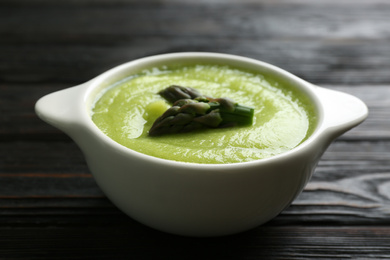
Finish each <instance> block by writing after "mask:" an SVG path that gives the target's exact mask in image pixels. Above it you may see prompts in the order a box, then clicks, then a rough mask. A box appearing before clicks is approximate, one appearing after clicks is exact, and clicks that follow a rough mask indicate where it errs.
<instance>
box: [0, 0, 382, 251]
mask: <svg viewBox="0 0 390 260" xmlns="http://www.w3.org/2000/svg"><path fill="white" fill-rule="evenodd" d="M181 51H211V52H222V53H230V54H237V55H242V56H247V57H250V58H255V59H259V60H262V61H265V62H269V63H271V64H274V65H276V66H279V67H281V68H283V69H285V70H288V71H290V72H292V73H293V74H296V75H297V76H299V77H301V78H303V79H305V80H307V81H309V82H311V83H314V84H317V85H320V86H322V87H326V88H330V89H336V90H342V91H344V92H347V93H351V94H353V95H355V96H357V97H359V98H361V99H362V100H363V101H364V102H365V103H366V104H367V105H368V107H369V109H370V115H369V117H368V119H367V120H366V121H365V122H364V123H363V124H362V125H360V126H359V127H357V128H355V129H353V130H352V131H350V132H348V133H346V134H345V135H343V136H341V137H340V138H338V139H337V140H336V141H335V142H334V143H333V144H332V145H331V146H330V147H329V149H328V150H327V152H326V153H325V154H324V156H323V158H322V160H321V161H320V163H319V165H318V167H317V170H316V172H315V174H314V176H313V178H312V180H311V181H310V182H309V183H308V185H307V187H306V189H305V190H304V192H303V193H302V194H301V195H300V196H299V197H298V199H297V200H296V201H295V202H294V203H293V204H292V205H291V206H290V207H289V208H288V209H286V210H285V211H284V212H283V213H281V214H280V215H279V216H278V217H276V218H275V219H274V220H272V221H270V222H269V223H267V224H266V225H264V226H261V227H258V228H255V229H253V230H251V231H248V232H245V233H242V234H238V235H234V236H229V237H223V238H207V239H196V238H184V237H178V236H173V235H168V234H164V233H160V232H158V231H155V230H151V229H149V228H147V227H145V226H143V225H141V224H139V223H137V222H135V221H133V220H132V219H131V218H129V217H127V216H125V215H124V214H123V213H122V212H120V211H119V210H118V209H117V208H116V207H115V206H113V204H111V202H109V201H108V200H107V199H106V197H105V196H104V195H103V193H102V192H101V191H100V189H99V188H98V187H97V185H96V184H95V182H94V180H93V178H92V176H91V174H90V172H89V170H88V169H87V167H86V164H85V161H84V158H83V155H82V154H81V152H80V150H79V149H78V147H77V146H76V145H75V144H74V143H73V141H71V140H70V139H69V138H68V137H67V136H65V135H64V134H63V133H61V132H60V131H58V130H56V129H54V128H53V127H51V126H49V125H47V124H45V123H43V122H42V121H40V120H39V119H38V118H37V117H36V115H35V113H34V104H35V102H36V101H37V99H38V98H39V97H41V96H43V95H45V94H48V93H51V92H53V91H55V90H59V89H63V88H67V87H71V86H74V85H78V84H80V83H83V82H85V81H87V80H89V79H91V78H93V77H95V76H97V75H98V74H100V73H102V72H104V71H105V70H107V69H110V68H112V67H114V66H116V65H119V64H121V63H124V62H127V61H130V60H133V59H136V58H140V57H144V56H149V55H154V54H161V53H170V52H181ZM389 108H390V1H386V0H356V1H354V0H276V1H271V0H265V1H255V0H252V1H251V0H243V1H239V0H236V1H234V0H228V1H222V0H209V1H206V0H201V1H189V0H186V1H179V0H161V1H157V0H155V1H154V0H152V1H141V0H140V1H136V0H133V1H131V0H129V1H125V0H113V1H110V0H97V1H92V0H81V1H76V0H70V1H66V0H59V1H49V0H40V1H27V0H12V1H11V0H2V1H0V259H22V258H24V259H63V258H64V259H65V258H68V259H86V258H89V259H145V258H147V257H152V259H172V258H177V259H189V258H194V259H197V258H199V259H201V258H202V259H204V258H206V257H209V258H211V257H212V258H217V259H218V258H220V259H267V258H269V259H280V258H283V259H313V258H318V259H324V258H338V259H340V258H363V259H368V258H372V259H380V258H390V121H389V118H390V110H389Z"/></svg>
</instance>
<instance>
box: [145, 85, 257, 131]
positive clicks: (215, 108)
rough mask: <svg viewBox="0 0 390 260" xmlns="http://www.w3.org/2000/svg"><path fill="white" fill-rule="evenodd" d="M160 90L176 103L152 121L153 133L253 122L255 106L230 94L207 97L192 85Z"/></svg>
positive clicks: (164, 95) (173, 86) (169, 100)
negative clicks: (231, 96) (226, 96)
mask: <svg viewBox="0 0 390 260" xmlns="http://www.w3.org/2000/svg"><path fill="white" fill-rule="evenodd" d="M159 94H160V95H161V96H162V97H163V98H165V99H166V100H167V101H168V102H170V103H173V105H172V107H171V108H169V109H168V110H167V111H166V112H165V113H164V114H163V115H161V116H160V117H159V118H157V119H156V121H155V122H154V123H153V125H152V127H151V129H150V130H149V135H150V136H159V135H164V134H174V133H184V132H191V131H194V130H198V129H202V128H220V127H228V126H236V125H251V124H252V120H253V114H254V109H253V108H251V107H247V106H242V105H240V104H237V103H236V102H234V101H233V100H231V99H228V98H211V97H205V96H203V95H202V94H200V93H199V92H198V91H196V90H195V89H193V88H185V87H182V86H177V85H172V86H169V87H168V88H166V89H164V90H162V91H160V92H159Z"/></svg>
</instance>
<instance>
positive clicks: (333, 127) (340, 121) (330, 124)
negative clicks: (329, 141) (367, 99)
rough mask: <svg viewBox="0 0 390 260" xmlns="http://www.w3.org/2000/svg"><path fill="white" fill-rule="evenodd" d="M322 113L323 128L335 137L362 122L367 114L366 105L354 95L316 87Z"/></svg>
mask: <svg viewBox="0 0 390 260" xmlns="http://www.w3.org/2000/svg"><path fill="white" fill-rule="evenodd" d="M316 91H317V93H318V97H319V99H320V102H321V104H322V109H323V113H324V121H323V124H322V126H323V128H324V130H325V131H328V132H330V133H332V134H333V135H334V136H335V137H337V136H339V135H341V134H343V133H344V132H346V131H348V130H349V129H351V128H353V127H355V126H357V125H358V124H360V123H362V122H363V121H364V120H365V119H366V118H367V116H368V108H367V106H366V105H365V104H364V103H363V101H361V100H360V99H358V98H357V97H355V96H352V95H350V94H347V93H343V92H340V91H335V90H330V89H326V88H323V87H318V86H317V87H316Z"/></svg>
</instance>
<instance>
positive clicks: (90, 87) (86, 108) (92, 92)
mask: <svg viewBox="0 0 390 260" xmlns="http://www.w3.org/2000/svg"><path fill="white" fill-rule="evenodd" d="M202 58H205V59H216V60H219V61H222V60H225V61H230V62H241V63H242V64H248V65H251V66H254V65H255V66H258V67H262V68H265V69H267V70H268V71H270V72H271V73H276V74H277V75H278V76H281V77H283V78H285V79H287V80H289V81H291V82H294V83H296V84H294V85H297V86H299V88H300V90H301V91H303V92H304V93H305V94H306V96H308V97H309V99H310V100H311V101H312V102H313V104H314V107H315V109H316V110H317V111H316V115H317V122H316V126H315V129H314V131H313V133H312V134H311V135H310V136H309V137H308V138H307V139H306V140H305V141H303V142H302V143H300V144H299V145H297V146H296V147H294V148H292V149H290V150H288V151H285V152H282V153H280V154H277V155H274V156H271V157H267V158H263V159H258V160H253V161H247V162H235V163H222V164H221V163H219V164H207V163H204V164H203V163H192V162H183V161H175V160H169V159H163V158H159V157H155V156H151V155H147V154H144V153H141V152H138V151H135V150H133V149H131V148H128V147H126V146H124V145H122V144H120V143H118V142H116V141H114V140H113V139H111V138H110V137H109V136H107V135H106V134H104V133H103V132H102V131H101V130H100V129H99V128H98V126H97V125H96V124H95V123H94V122H93V121H92V118H91V110H92V106H93V104H94V102H96V100H97V98H98V96H99V93H100V94H101V92H102V90H103V89H105V88H107V87H108V86H110V84H107V82H108V81H107V80H108V79H109V78H110V77H117V76H116V75H118V74H122V73H123V72H124V71H128V70H129V69H131V68H132V67H137V66H141V67H142V66H147V67H150V65H148V64H152V63H156V62H158V63H164V61H168V60H169V61H171V60H180V59H183V60H188V59H202ZM255 66H254V67H255ZM127 74H128V73H127ZM122 79H123V77H122ZM82 85H84V87H85V88H84V91H83V93H82V100H83V102H82V103H83V104H82V106H83V108H82V110H83V113H82V115H81V118H82V121H83V125H84V126H85V127H87V129H88V130H89V131H90V132H91V133H92V134H94V135H95V136H97V137H98V139H99V140H101V141H102V142H104V144H105V147H107V148H108V147H109V148H110V149H112V150H117V151H119V152H120V153H122V154H123V155H127V156H132V157H135V158H136V159H137V160H139V161H144V162H145V163H158V164H160V165H164V166H176V167H184V168H188V167H192V168H197V169H219V170H223V169H227V168H229V169H236V168H242V167H245V166H246V167H256V166H259V165H262V164H268V163H274V162H275V161H280V160H285V159H288V158H290V157H291V156H293V155H299V154H301V153H305V152H307V151H308V150H310V149H312V147H313V145H314V146H316V144H315V141H316V140H317V139H318V138H319V135H320V133H321V132H322V131H320V129H321V125H322V123H323V117H324V116H323V114H324V111H323V108H322V106H321V102H320V100H319V98H318V96H317V94H316V92H315V88H316V86H315V85H312V84H311V83H309V82H307V81H305V80H303V79H301V78H299V77H297V76H295V75H293V74H292V73H290V72H288V71H286V70H284V69H281V68H279V67H277V66H274V65H272V64H269V63H266V62H263V61H260V60H256V59H253V58H248V57H244V56H239V55H234V54H226V53H216V52H177V53H166V54H157V55H152V56H147V57H143V58H139V59H135V60H132V61H129V62H126V63H123V64H121V65H118V66H116V67H113V68H111V69H109V70H107V71H105V72H103V73H102V74H100V75H98V76H97V77H95V78H93V79H92V80H90V81H88V82H86V83H84V84H82ZM102 85H106V86H102Z"/></svg>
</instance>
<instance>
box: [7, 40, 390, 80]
mask: <svg viewBox="0 0 390 260" xmlns="http://www.w3.org/2000/svg"><path fill="white" fill-rule="evenodd" d="M99 37H103V38H104V39H110V37H105V36H99ZM119 37H120V38H121V39H122V38H123V37H122V36H119ZM130 38H131V39H127V40H126V39H125V40H124V42H121V43H117V42H116V40H115V39H111V40H109V42H108V43H107V44H105V45H103V44H101V43H100V44H93V43H89V42H87V43H83V44H81V45H78V44H76V45H74V44H69V45H66V46H64V45H62V44H57V43H49V44H38V45H37V46H34V47H32V46H28V45H24V44H22V45H20V44H14V43H12V44H1V45H0V46H1V48H0V55H1V56H2V57H3V58H2V59H1V60H0V81H3V82H28V83H30V84H32V83H48V82H49V83H51V82H55V83H61V82H63V83H69V84H75V85H76V84H80V83H82V82H84V81H87V80H89V79H91V78H93V77H95V76H97V75H99V74H100V73H102V72H104V71H106V70H108V69H110V68H112V67H114V66H117V65H119V64H122V63H125V62H128V61H131V60H134V59H137V58H140V57H144V56H150V55H155V54H161V53H171V52H186V51H211V52H222V53H229V54H236V55H242V56H246V57H250V58H254V59H258V60H261V61H265V62H268V63H271V64H273V65H276V66H279V67H281V68H283V69H285V70H287V71H289V72H291V73H293V74H295V75H297V76H299V77H302V78H303V79H305V80H307V81H309V82H311V83H316V84H340V85H357V84H366V85H369V84H382V85H383V84H388V82H390V75H389V73H388V71H389V70H390V62H389V60H390V45H389V44H388V41H387V40H376V41H366V40H362V41H351V42H348V41H329V42H327V41H322V40H310V39H309V40H305V41H296V40H257V39H241V38H234V39H230V38H227V39H226V38H223V39H221V38H217V39H211V38H210V37H208V36H207V37H196V38H192V37H189V38H187V37H160V36H151V37H130ZM21 40H22V41H24V40H23V39H21ZM59 41H61V39H60V40H59ZM91 41H92V42H96V41H97V40H95V39H91ZM211 42H212V44H210V43H211ZM113 45H114V46H113ZM9 61H12V62H9Z"/></svg>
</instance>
